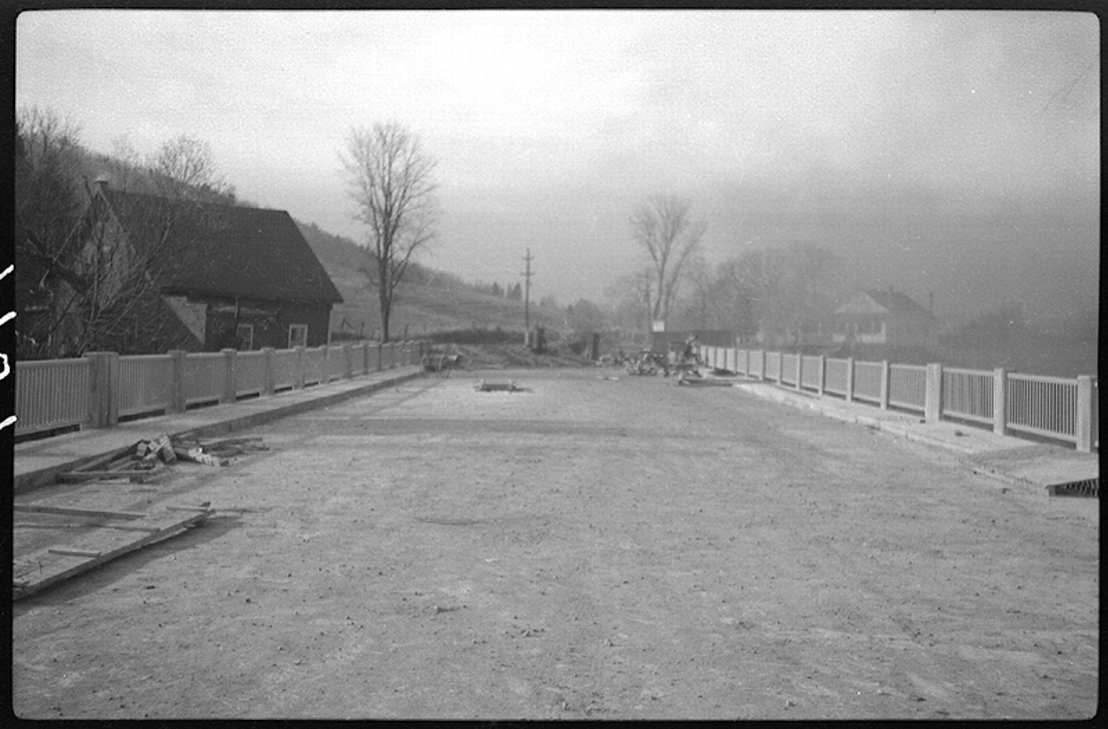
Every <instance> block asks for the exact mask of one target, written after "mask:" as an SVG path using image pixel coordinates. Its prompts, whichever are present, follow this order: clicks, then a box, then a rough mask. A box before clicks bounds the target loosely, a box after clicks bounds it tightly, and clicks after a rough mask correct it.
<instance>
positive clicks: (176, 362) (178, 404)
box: [169, 349, 188, 413]
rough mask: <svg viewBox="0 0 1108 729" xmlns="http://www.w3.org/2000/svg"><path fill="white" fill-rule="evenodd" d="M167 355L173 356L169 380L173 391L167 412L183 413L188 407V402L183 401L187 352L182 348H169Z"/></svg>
mask: <svg viewBox="0 0 1108 729" xmlns="http://www.w3.org/2000/svg"><path fill="white" fill-rule="evenodd" d="M169 356H170V357H172V358H173V368H172V374H171V375H170V377H171V378H172V379H171V381H170V388H171V389H172V391H173V396H172V399H173V402H172V404H171V405H170V406H169V412H171V413H183V412H185V410H186V409H188V403H187V402H186V401H185V397H186V394H187V393H186V392H185V363H186V362H187V361H188V360H187V357H188V354H186V353H185V350H183V349H171V350H169Z"/></svg>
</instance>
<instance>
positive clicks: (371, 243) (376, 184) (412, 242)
mask: <svg viewBox="0 0 1108 729" xmlns="http://www.w3.org/2000/svg"><path fill="white" fill-rule="evenodd" d="M340 159H341V160H342V164H343V169H344V171H345V173H346V178H347V183H348V188H349V195H350V198H351V199H352V200H353V201H354V203H355V204H356V205H357V209H358V212H357V214H356V215H355V219H356V220H360V221H361V222H362V223H364V224H365V225H366V228H367V233H368V236H367V237H368V240H367V245H368V248H369V256H370V260H369V262H368V265H367V267H366V269H365V272H366V273H367V275H368V277H369V280H370V285H371V286H374V287H376V289H377V298H378V303H379V305H380V312H381V333H382V340H383V341H386V342H387V341H389V315H390V313H391V311H392V304H393V302H394V300H395V296H396V289H397V287H398V286H399V285H400V282H401V281H402V280H403V279H404V274H405V272H406V271H407V269H408V264H409V262H410V261H411V260H412V256H413V254H415V253H416V252H417V251H419V250H420V249H421V248H423V247H424V246H426V245H427V244H428V243H429V242H430V241H431V240H432V238H433V236H434V224H435V221H436V219H437V217H438V208H437V205H436V201H435V197H434V192H435V190H436V188H437V185H436V183H435V179H434V171H435V167H436V165H437V161H436V160H435V159H434V158H433V157H431V156H430V155H428V154H427V153H426V152H424V150H423V147H422V145H421V144H420V141H419V138H418V137H417V136H415V135H413V134H412V133H411V132H410V131H409V130H408V129H406V128H405V127H403V126H401V125H400V124H397V123H395V122H389V123H378V124H375V125H374V126H373V128H372V129H367V128H364V127H355V128H352V129H351V130H350V132H349V134H348V135H347V139H346V148H345V150H344V151H342V152H340Z"/></svg>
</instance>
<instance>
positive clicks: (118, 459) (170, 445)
mask: <svg viewBox="0 0 1108 729" xmlns="http://www.w3.org/2000/svg"><path fill="white" fill-rule="evenodd" d="M264 450H268V447H267V446H266V445H265V444H264V443H263V442H262V439H261V438H258V437H252V438H224V439H222V440H210V439H209V440H201V439H199V438H195V437H182V438H170V436H169V435H167V434H165V433H162V434H161V435H159V436H158V437H157V438H154V439H153V440H140V441H139V442H137V443H135V444H134V445H133V446H130V447H128V448H125V449H123V450H122V451H115V452H114V453H111V454H109V455H106V456H103V457H101V458H97V459H95V460H93V461H90V462H89V463H86V464H84V465H83V466H81V467H80V468H75V469H73V470H71V471H64V472H62V473H59V474H58V475H57V480H58V481H60V482H62V483H82V482H85V481H99V480H105V479H118V478H126V479H128V480H129V481H131V482H132V483H145V482H146V481H149V480H151V479H153V478H156V477H158V476H160V475H162V474H164V473H165V472H166V471H167V470H168V468H167V467H168V465H169V464H172V463H176V462H177V461H189V462H192V463H200V464H202V465H205V466H226V465H227V464H228V463H229V459H230V458H231V457H233V456H238V455H242V454H244V453H247V452H251V451H264Z"/></svg>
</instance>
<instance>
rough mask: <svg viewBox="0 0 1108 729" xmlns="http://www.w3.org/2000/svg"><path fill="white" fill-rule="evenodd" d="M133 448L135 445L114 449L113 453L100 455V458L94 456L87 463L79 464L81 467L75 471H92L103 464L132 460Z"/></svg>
mask: <svg viewBox="0 0 1108 729" xmlns="http://www.w3.org/2000/svg"><path fill="white" fill-rule="evenodd" d="M133 450H134V446H127V447H126V448H121V449H118V450H115V451H112V452H111V453H108V454H106V455H103V456H100V457H99V458H94V459H93V460H91V461H89V462H88V463H85V464H83V465H81V466H79V467H77V468H75V469H73V470H74V471H92V470H94V469H99V468H100V467H101V466H105V465H108V466H110V465H111V464H112V463H114V462H116V461H122V460H130V459H131V453H132V451H133ZM109 470H110V469H109Z"/></svg>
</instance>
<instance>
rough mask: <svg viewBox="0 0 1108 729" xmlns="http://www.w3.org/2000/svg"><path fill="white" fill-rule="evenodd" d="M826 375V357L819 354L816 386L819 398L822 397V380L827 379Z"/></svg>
mask: <svg viewBox="0 0 1108 729" xmlns="http://www.w3.org/2000/svg"><path fill="white" fill-rule="evenodd" d="M826 373H827V356H826V355H823V354H821V355H820V356H819V382H818V384H817V385H816V392H817V393H819V396H820V397H823V386H824V380H826V379H827V377H826Z"/></svg>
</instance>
